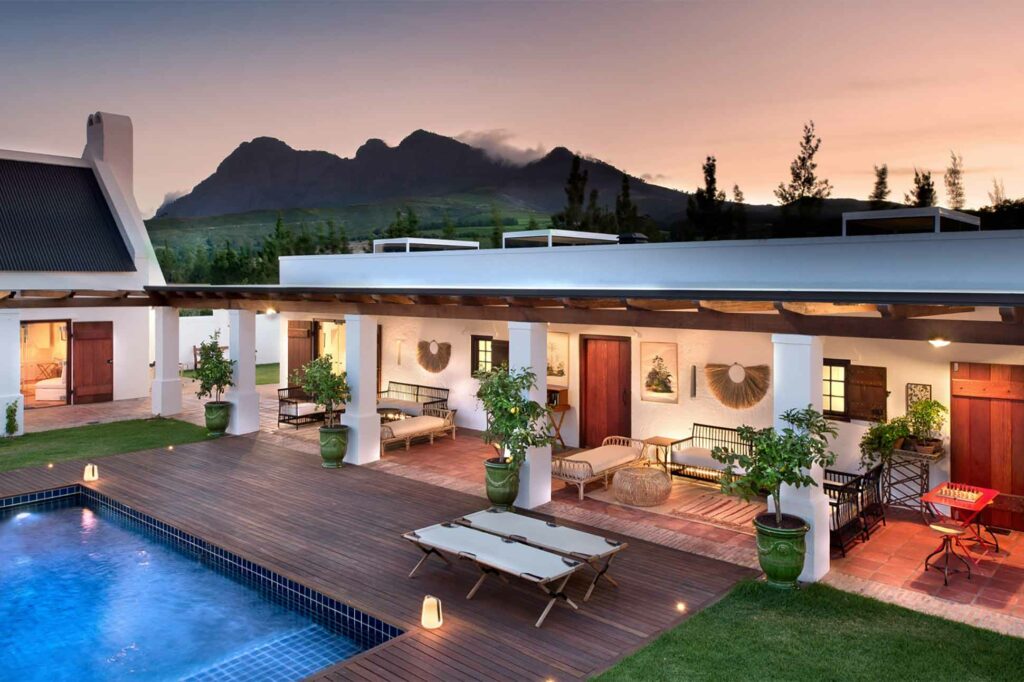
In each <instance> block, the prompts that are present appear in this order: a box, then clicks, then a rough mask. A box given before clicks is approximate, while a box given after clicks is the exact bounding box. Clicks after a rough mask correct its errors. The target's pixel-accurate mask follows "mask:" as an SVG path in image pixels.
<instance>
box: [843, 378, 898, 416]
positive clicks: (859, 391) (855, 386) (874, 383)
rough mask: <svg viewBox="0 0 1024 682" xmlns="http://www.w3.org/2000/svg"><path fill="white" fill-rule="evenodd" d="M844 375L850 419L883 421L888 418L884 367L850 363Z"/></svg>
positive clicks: (887, 395)
mask: <svg viewBox="0 0 1024 682" xmlns="http://www.w3.org/2000/svg"><path fill="white" fill-rule="evenodd" d="M847 371H848V374H847V377H846V396H847V397H846V399H847V402H848V410H849V412H848V416H849V418H850V419H862V420H864V421H871V422H876V421H883V420H885V419H887V418H888V415H887V413H886V399H887V398H888V397H889V391H888V389H887V388H886V376H885V367H865V366H863V365H850V367H849V369H848V370H847Z"/></svg>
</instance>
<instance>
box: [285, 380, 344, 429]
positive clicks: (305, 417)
mask: <svg viewBox="0 0 1024 682" xmlns="http://www.w3.org/2000/svg"><path fill="white" fill-rule="evenodd" d="M337 411H338V412H339V413H340V412H344V411H345V408H344V407H342V408H341V409H339V410H337ZM323 420H324V408H323V406H322V405H317V404H316V403H315V402H313V400H312V399H311V398H310V397H309V395H308V394H307V393H306V392H305V391H304V390H303V389H302V387H301V386H288V387H287V388H279V389H277V425H278V426H279V427H280V426H281V424H288V425H290V426H294V427H295V428H299V427H300V426H302V425H303V424H315V423H317V422H322V421H323Z"/></svg>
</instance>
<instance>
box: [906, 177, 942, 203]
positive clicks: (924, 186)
mask: <svg viewBox="0 0 1024 682" xmlns="http://www.w3.org/2000/svg"><path fill="white" fill-rule="evenodd" d="M935 199H936V197H935V182H934V181H933V180H932V173H931V171H922V170H918V169H917V168H915V169H914V186H913V187H912V188H911V190H910V191H909V192H907V193H906V194H904V195H903V203H905V204H906V205H907V206H916V207H925V206H934V205H935Z"/></svg>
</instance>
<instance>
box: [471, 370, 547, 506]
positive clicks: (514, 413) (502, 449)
mask: <svg viewBox="0 0 1024 682" xmlns="http://www.w3.org/2000/svg"><path fill="white" fill-rule="evenodd" d="M474 376H475V377H476V378H477V379H478V380H479V381H480V388H479V389H478V390H477V392H476V397H477V400H479V401H480V403H481V405H483V408H484V411H485V412H486V413H487V429H486V430H485V431H484V442H486V443H490V444H492V445H494V447H495V449H497V451H498V456H497V457H492V458H490V459H488V460H487V461H485V462H484V468H485V472H484V473H485V474H486V480H487V498H488V499H489V500H490V501H491V504H493V505H494V506H496V507H498V508H501V509H510V508H511V507H512V503H513V502H515V500H516V496H517V495H518V494H519V468H520V466H522V463H523V461H524V460H525V459H526V451H527V449H529V448H536V447H542V446H544V445H550V444H551V443H552V442H553V441H554V439H553V438H552V437H551V435H550V434H549V426H548V425H549V421H548V408H547V406H544V405H541V404H539V403H538V402H537V401H535V400H530V398H529V391H530V389H532V388H534V387H535V386H536V385H537V377H536V375H534V373H533V372H531V371H530V370H529V369H526V368H523V369H509V368H508V367H507V366H505V365H502V366H501V367H498V368H497V369H494V370H492V371H490V372H477V373H476V374H475V375H474Z"/></svg>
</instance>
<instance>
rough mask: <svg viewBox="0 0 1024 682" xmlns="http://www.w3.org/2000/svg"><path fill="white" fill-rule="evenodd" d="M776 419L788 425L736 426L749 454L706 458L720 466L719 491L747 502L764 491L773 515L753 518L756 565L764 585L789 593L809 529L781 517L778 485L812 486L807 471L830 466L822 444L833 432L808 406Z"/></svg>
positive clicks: (718, 453) (719, 452)
mask: <svg viewBox="0 0 1024 682" xmlns="http://www.w3.org/2000/svg"><path fill="white" fill-rule="evenodd" d="M782 420H783V421H784V422H786V423H787V424H788V425H789V426H786V427H785V428H783V429H781V430H777V429H775V428H773V427H768V428H765V429H755V428H753V427H750V426H742V427H740V428H739V436H740V438H741V439H742V440H743V442H745V443H747V444H749V445H750V449H749V453H747V454H736V453H733V452H730V451H729V450H728V449H726V448H723V447H717V448H715V449H714V451H713V452H712V457H714V458H715V459H716V460H718V461H719V462H722V463H723V464H725V465H726V468H725V475H724V476H723V477H722V492H724V493H726V494H730V495H739V496H740V497H742V498H743V499H745V500H749V499H750V498H751V497H754V496H756V495H760V494H761V493H762V492H764V491H767V492H768V495H769V496H770V497H771V498H772V501H773V502H774V503H775V511H769V512H765V513H764V514H759V515H758V516H757V518H755V519H754V528H756V529H757V555H758V560H759V561H760V564H761V570H763V571H764V573H765V576H767V579H768V584H769V585H772V586H775V587H780V588H785V589H794V588H796V586H797V582H796V581H797V578H798V577H799V576H800V573H801V571H802V570H803V567H804V555H805V554H806V552H807V546H806V543H805V541H804V536H805V535H807V531H808V530H810V527H809V526H808V525H807V522H806V521H805V520H804V519H802V518H800V517H798V516H793V515H792V514H786V513H784V511H783V508H782V486H784V485H790V486H794V487H797V488H802V487H804V486H810V485H817V483H815V481H814V479H813V478H811V475H810V473H809V470H810V469H811V468H812V467H814V466H823V467H827V466H829V465H831V464H832V463H833V462H835V459H836V455H835V453H834V452H832V451H831V450H829V449H828V441H829V438H835V437H836V435H837V433H838V431H837V430H836V428H835V427H834V426H832V424H831V423H830V422H829V421H828V420H826V419H825V417H824V416H822V414H821V413H820V412H818V411H817V410H815V409H814V408H813V407H811V406H810V405H808V406H807V407H806V408H804V409H802V410H796V409H793V410H787V411H786V412H784V413H783V414H782Z"/></svg>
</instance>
